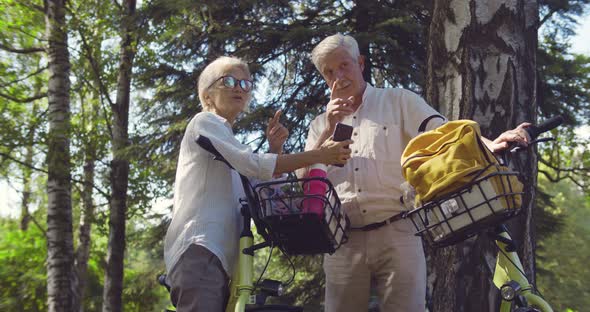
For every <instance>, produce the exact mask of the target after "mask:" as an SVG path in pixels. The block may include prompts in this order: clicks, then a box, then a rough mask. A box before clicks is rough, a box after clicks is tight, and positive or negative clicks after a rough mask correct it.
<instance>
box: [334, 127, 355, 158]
mask: <svg viewBox="0 0 590 312" xmlns="http://www.w3.org/2000/svg"><path fill="white" fill-rule="evenodd" d="M351 137H352V126H349V125H345V124H343V123H337V124H336V129H334V135H333V139H334V141H336V142H342V141H346V140H349V139H350V138H351ZM346 148H348V145H347V146H346ZM334 166H337V167H344V165H337V164H334Z"/></svg>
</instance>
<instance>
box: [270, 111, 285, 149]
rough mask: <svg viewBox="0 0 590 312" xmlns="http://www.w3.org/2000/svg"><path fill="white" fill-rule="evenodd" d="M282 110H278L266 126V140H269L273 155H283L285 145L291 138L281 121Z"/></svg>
mask: <svg viewBox="0 0 590 312" xmlns="http://www.w3.org/2000/svg"><path fill="white" fill-rule="evenodd" d="M281 113H282V111H281V110H278V111H277V112H276V113H275V115H274V117H272V118H270V119H269V120H268V126H266V139H267V140H268V146H269V152H271V153H273V154H282V153H283V144H285V141H287V138H288V137H289V130H287V128H285V126H283V125H282V124H281V123H280V122H279V120H280V118H281Z"/></svg>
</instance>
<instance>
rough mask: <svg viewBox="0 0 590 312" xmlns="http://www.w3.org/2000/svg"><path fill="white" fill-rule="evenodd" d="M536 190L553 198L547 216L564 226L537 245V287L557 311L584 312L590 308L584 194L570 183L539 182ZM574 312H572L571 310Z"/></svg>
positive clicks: (589, 210) (588, 215)
mask: <svg viewBox="0 0 590 312" xmlns="http://www.w3.org/2000/svg"><path fill="white" fill-rule="evenodd" d="M539 187H540V188H541V189H543V190H544V191H545V192H547V193H548V194H550V195H551V196H552V197H553V201H554V203H555V207H556V208H554V209H551V210H550V211H549V213H551V214H553V215H556V216H558V218H560V219H561V220H562V221H561V222H563V223H564V226H563V230H562V231H559V232H557V233H554V234H553V235H551V236H550V237H547V238H544V239H542V240H540V241H539V243H538V244H539V251H538V254H539V258H538V259H539V260H538V269H539V270H538V275H537V276H538V280H537V286H538V288H539V290H540V291H541V293H542V294H543V295H544V296H545V298H546V299H547V301H548V302H549V303H550V304H551V306H552V307H553V308H554V309H555V310H556V311H564V310H568V308H569V310H568V311H585V310H586V309H587V307H588V306H590V292H589V290H588V287H587V285H588V280H589V279H590V268H589V267H588V263H587V259H589V258H590V246H588V244H587V243H586V242H587V241H588V240H590V222H589V221H588V220H590V205H589V202H588V200H587V194H584V193H582V192H581V190H580V188H579V187H577V186H576V185H575V184H573V183H572V182H571V181H567V180H564V181H561V182H559V183H551V182H549V181H548V180H547V179H545V178H543V177H540V178H539ZM572 309H573V310H572Z"/></svg>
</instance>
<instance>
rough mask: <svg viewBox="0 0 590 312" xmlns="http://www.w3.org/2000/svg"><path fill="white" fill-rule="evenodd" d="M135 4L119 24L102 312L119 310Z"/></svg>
mask: <svg viewBox="0 0 590 312" xmlns="http://www.w3.org/2000/svg"><path fill="white" fill-rule="evenodd" d="M135 7H136V1H135V0H126V1H125V2H124V4H123V14H122V23H121V50H120V63H119V75H118V78H117V100H116V103H115V105H114V106H113V107H112V110H113V116H112V127H113V130H112V131H113V136H112V153H113V160H112V162H111V190H112V196H111V201H110V212H111V213H110V218H109V242H108V252H107V268H106V272H105V282H104V289H103V306H102V311H103V312H110V311H121V310H122V293H123V268H124V256H125V239H126V237H125V221H126V214H127V187H128V181H129V160H128V159H127V156H126V155H125V153H124V150H125V148H126V147H128V146H129V134H128V125H129V97H130V91H131V70H132V66H133V58H134V57H135V51H136V50H135V49H136V42H135V36H136V35H135V34H134V31H135V29H136V22H137V21H136V15H135Z"/></svg>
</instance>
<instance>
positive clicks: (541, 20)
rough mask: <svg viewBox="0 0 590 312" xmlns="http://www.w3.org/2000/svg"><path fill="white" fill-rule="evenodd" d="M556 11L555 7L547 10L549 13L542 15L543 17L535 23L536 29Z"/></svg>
mask: <svg viewBox="0 0 590 312" xmlns="http://www.w3.org/2000/svg"><path fill="white" fill-rule="evenodd" d="M557 11H558V10H557V9H552V10H551V11H549V13H547V14H545V16H543V18H542V19H540V20H539V22H538V23H537V29H539V28H541V26H543V24H545V22H547V20H548V19H550V18H551V17H552V16H553V14H555V13H556V12H557Z"/></svg>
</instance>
